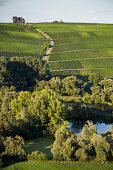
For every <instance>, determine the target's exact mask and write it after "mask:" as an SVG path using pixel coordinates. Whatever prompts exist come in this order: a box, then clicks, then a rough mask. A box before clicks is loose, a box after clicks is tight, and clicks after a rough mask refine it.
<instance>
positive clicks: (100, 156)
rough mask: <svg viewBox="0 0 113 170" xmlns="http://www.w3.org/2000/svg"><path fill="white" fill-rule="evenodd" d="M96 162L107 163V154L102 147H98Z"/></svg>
mask: <svg viewBox="0 0 113 170" xmlns="http://www.w3.org/2000/svg"><path fill="white" fill-rule="evenodd" d="M95 151H96V161H97V162H106V161H107V153H106V151H105V149H104V148H103V147H102V146H96V147H95Z"/></svg>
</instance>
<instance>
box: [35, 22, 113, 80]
mask: <svg viewBox="0 0 113 170" xmlns="http://www.w3.org/2000/svg"><path fill="white" fill-rule="evenodd" d="M34 26H36V27H37V28H39V29H40V30H42V31H43V32H46V33H47V34H48V35H49V36H50V37H52V39H53V40H54V43H55V47H54V49H53V51H52V54H51V55H50V57H49V61H48V63H49V69H50V71H51V74H52V75H53V76H56V75H57V76H59V75H63V76H66V75H89V74H91V73H93V72H100V73H101V74H102V76H103V77H107V78H113V25H109V24H80V23H76V24H75V23H64V24H53V23H42V24H34Z"/></svg>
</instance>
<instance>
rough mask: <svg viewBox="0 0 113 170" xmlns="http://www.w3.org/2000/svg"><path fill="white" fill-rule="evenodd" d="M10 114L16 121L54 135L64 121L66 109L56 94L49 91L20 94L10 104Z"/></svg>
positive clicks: (65, 122)
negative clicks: (26, 123)
mask: <svg viewBox="0 0 113 170" xmlns="http://www.w3.org/2000/svg"><path fill="white" fill-rule="evenodd" d="M10 108H11V112H12V114H13V115H15V116H16V119H19V120H24V121H26V122H29V123H30V124H32V125H34V122H35V125H36V126H42V127H43V129H45V131H48V133H50V134H54V133H55V131H56V130H57V129H58V128H59V127H61V126H62V125H66V124H67V121H64V118H65V114H66V108H65V106H63V105H62V103H61V102H60V100H59V97H58V96H57V94H56V93H55V92H54V91H53V90H50V89H44V90H42V91H40V92H39V91H35V92H33V93H32V94H31V93H29V92H27V91H26V92H20V93H19V95H18V96H17V97H16V98H15V99H14V100H12V101H11V103H10Z"/></svg>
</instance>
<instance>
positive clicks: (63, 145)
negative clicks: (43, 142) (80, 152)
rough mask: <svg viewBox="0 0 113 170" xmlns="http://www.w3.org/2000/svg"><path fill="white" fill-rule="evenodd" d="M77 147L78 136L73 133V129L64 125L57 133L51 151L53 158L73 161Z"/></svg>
mask: <svg viewBox="0 0 113 170" xmlns="http://www.w3.org/2000/svg"><path fill="white" fill-rule="evenodd" d="M76 149H77V143H76V136H75V135H74V134H72V132H71V130H70V129H68V128H67V127H65V126H63V127H61V128H60V129H58V130H57V131H56V133H55V141H54V143H53V148H52V149H51V152H52V154H53V159H55V160H64V161H72V160H74V153H75V150H76Z"/></svg>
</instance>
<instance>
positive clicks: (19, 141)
mask: <svg viewBox="0 0 113 170" xmlns="http://www.w3.org/2000/svg"><path fill="white" fill-rule="evenodd" d="M23 144H24V140H23V138H22V137H20V136H15V137H14V138H13V137H11V136H10V137H6V139H5V140H4V142H3V145H4V152H2V155H3V157H13V158H16V159H20V160H22V159H24V158H25V151H24V150H23V149H22V145H23Z"/></svg>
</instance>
